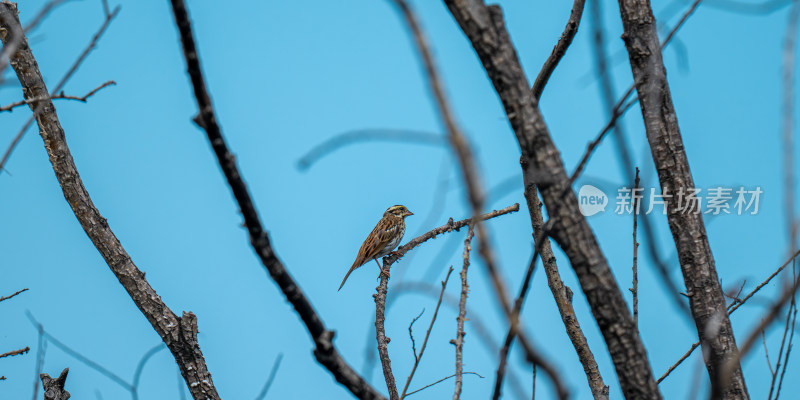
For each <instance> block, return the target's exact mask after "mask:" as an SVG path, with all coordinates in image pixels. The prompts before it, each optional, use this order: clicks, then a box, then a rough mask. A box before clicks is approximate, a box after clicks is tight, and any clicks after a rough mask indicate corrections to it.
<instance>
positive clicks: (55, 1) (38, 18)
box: [23, 0, 108, 33]
mask: <svg viewBox="0 0 800 400" xmlns="http://www.w3.org/2000/svg"><path fill="white" fill-rule="evenodd" d="M65 2H66V0H50V1H48V2H47V4H45V5H44V7H42V8H41V9H40V10H39V12H38V13H37V14H36V15H35V16H34V17H33V18H32V19H31V20H30V21H29V22H28V23H27V24H25V27H24V28H23V31H25V33H28V32H30V31H31V30H33V29H36V27H37V26H39V24H40V23H41V22H42V21H44V19H45V18H47V16H48V15H50V12H51V11H53V10H54V9H55V8H56V7H58V6H60V5H62V4H64V3H65ZM106 14H108V13H106Z"/></svg>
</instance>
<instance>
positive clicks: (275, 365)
mask: <svg viewBox="0 0 800 400" xmlns="http://www.w3.org/2000/svg"><path fill="white" fill-rule="evenodd" d="M281 360H283V353H278V357H276V358H275V362H273V363H272V369H271V370H270V371H269V377H268V378H267V381H266V382H264V387H263V388H261V392H259V393H258V396H256V400H263V399H264V398H265V397H267V393H268V392H269V388H270V387H272V383H273V382H275V375H277V374H278V368H280V367H281Z"/></svg>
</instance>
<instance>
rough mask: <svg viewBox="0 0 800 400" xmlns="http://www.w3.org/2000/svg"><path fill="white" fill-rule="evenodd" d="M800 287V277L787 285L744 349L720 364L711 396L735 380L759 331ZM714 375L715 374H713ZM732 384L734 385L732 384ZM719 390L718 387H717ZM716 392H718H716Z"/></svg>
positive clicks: (716, 394) (747, 338) (775, 315)
mask: <svg viewBox="0 0 800 400" xmlns="http://www.w3.org/2000/svg"><path fill="white" fill-rule="evenodd" d="M799 287H800V279H797V277H795V279H793V280H792V283H791V285H786V287H785V288H784V289H783V291H782V292H781V295H780V297H778V299H777V300H776V301H775V302H774V303H772V305H771V306H770V308H769V310H768V312H767V313H766V314H765V315H764V317H763V318H762V319H761V323H759V324H758V326H756V328H755V329H753V330H752V331H751V332H750V333H749V334H748V335H747V336H745V337H746V339H745V341H744V344H743V345H742V350H741V351H740V352H738V353H737V354H736V357H734V358H731V359H729V360H725V362H724V364H722V365H721V366H720V371H719V375H717V379H719V380H718V381H717V382H713V381H712V382H711V390H712V391H711V396H712V398H717V396H719V395H720V393H719V392H716V391H715V388H719V387H722V388H724V387H727V386H729V385H731V384H730V382H731V381H733V380H735V379H736V378H735V373H736V367H737V366H739V364H740V361H741V359H742V357H744V356H745V355H747V352H748V351H750V349H752V348H753V344H754V343H755V342H756V340H757V339H758V335H759V332H761V331H762V330H766V329H767V328H768V327H769V326H770V325H771V324H772V322H773V321H774V320H775V319H776V318H777V317H778V315H780V311H781V310H782V309H783V307H784V306H785V305H786V303H789V302H790V301H791V300H792V299H793V298H794V296H795V294H796V293H797V289H798V288H799ZM712 376H713V375H712ZM731 386H732V385H731ZM717 390H718V389H717ZM715 392H716V393H715Z"/></svg>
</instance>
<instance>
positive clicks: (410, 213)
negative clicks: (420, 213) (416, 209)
mask: <svg viewBox="0 0 800 400" xmlns="http://www.w3.org/2000/svg"><path fill="white" fill-rule="evenodd" d="M409 215H414V213H412V212H411V211H408V210H406V213H405V214H403V216H404V217H407V216H409Z"/></svg>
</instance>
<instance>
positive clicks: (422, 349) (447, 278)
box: [400, 266, 453, 399]
mask: <svg viewBox="0 0 800 400" xmlns="http://www.w3.org/2000/svg"><path fill="white" fill-rule="evenodd" d="M451 273H453V267H452V266H451V267H450V269H448V270H447V275H446V276H445V278H444V280H443V281H442V291H441V292H439V300H438V301H437V302H436V308H435V309H434V310H433V317H431V324H430V325H428V331H427V332H425V339H424V340H423V341H422V347H420V349H419V355H418V354H417V353H416V351H415V352H414V366H413V367H412V368H411V373H410V374H408V379H406V385H405V386H404V387H403V393H402V394H401V395H400V398H401V399H404V398H405V397H406V392H407V391H408V385H410V384H411V380H412V379H414V373H415V372H417V367H418V366H419V363H420V361H422V355H423V353H425V348H426V347H427V346H428V338H430V336H431V331H432V330H433V324H434V323H436V316H437V315H439V307H440V306H441V305H442V296H444V290H445V288H447V282H448V281H450V274H451ZM420 315H421V314H420ZM408 331H409V334H410V333H411V327H410V326H409V328H408ZM412 342H413V335H412Z"/></svg>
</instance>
